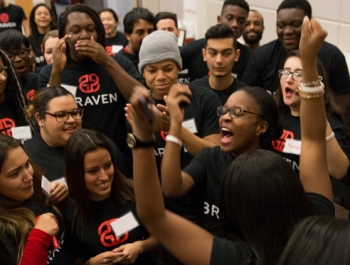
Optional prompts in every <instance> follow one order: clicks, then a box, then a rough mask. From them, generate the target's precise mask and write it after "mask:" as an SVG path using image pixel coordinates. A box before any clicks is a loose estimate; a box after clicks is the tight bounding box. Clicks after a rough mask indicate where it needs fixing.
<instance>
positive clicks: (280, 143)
mask: <svg viewBox="0 0 350 265" xmlns="http://www.w3.org/2000/svg"><path fill="white" fill-rule="evenodd" d="M287 139H294V133H293V132H291V131H287V130H283V133H282V135H281V137H280V139H278V140H273V141H272V147H273V149H275V150H276V151H278V152H281V153H283V148H284V145H285V144H286V140H287Z"/></svg>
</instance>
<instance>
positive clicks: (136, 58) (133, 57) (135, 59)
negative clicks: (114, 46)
mask: <svg viewBox="0 0 350 265" xmlns="http://www.w3.org/2000/svg"><path fill="white" fill-rule="evenodd" d="M117 54H120V55H122V56H125V57H126V58H128V59H129V60H130V61H131V62H132V64H133V65H134V66H135V68H136V69H137V71H138V70H139V62H140V60H139V55H138V54H131V53H128V52H127V51H126V50H125V48H124V49H121V50H120V51H119V52H118V53H117Z"/></svg>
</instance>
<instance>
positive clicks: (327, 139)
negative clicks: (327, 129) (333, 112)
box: [326, 131, 335, 142]
mask: <svg viewBox="0 0 350 265" xmlns="http://www.w3.org/2000/svg"><path fill="white" fill-rule="evenodd" d="M334 136H335V135H334V132H333V131H332V133H331V134H330V135H328V136H327V137H326V142H328V141H329V140H332V139H333V138H334Z"/></svg>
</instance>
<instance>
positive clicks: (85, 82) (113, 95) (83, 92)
mask: <svg viewBox="0 0 350 265" xmlns="http://www.w3.org/2000/svg"><path fill="white" fill-rule="evenodd" d="M113 58H114V60H116V62H117V63H119V65H120V66H121V67H122V68H123V69H124V70H125V71H126V72H127V73H128V74H129V75H131V76H132V77H133V78H135V79H137V80H138V81H140V82H142V77H141V76H140V74H139V72H138V71H136V69H135V67H134V66H133V65H132V63H131V62H130V61H129V60H128V59H127V58H125V57H123V56H120V55H115V56H113ZM51 70H52V64H51V65H46V66H44V67H43V69H42V70H41V72H40V74H39V87H46V86H47V84H48V83H49V79H50V75H51ZM116 74H118V73H116ZM61 85H62V86H63V87H65V88H70V90H71V91H72V90H76V93H75V99H76V102H77V104H78V105H79V107H82V108H84V116H83V127H84V128H89V129H93V130H96V131H99V132H101V133H103V134H104V135H106V136H107V137H108V138H110V139H112V140H113V142H114V143H115V144H116V145H117V146H118V147H119V148H120V149H121V151H122V152H123V153H124V152H125V153H128V152H130V149H129V148H128V147H127V145H126V140H125V139H126V119H125V115H124V113H125V112H124V107H125V104H126V100H125V99H124V97H123V95H122V93H121V92H120V90H119V89H118V87H117V85H116V84H115V82H114V80H113V79H112V77H111V75H110V74H109V73H108V71H107V70H106V69H105V68H104V67H103V66H101V65H99V64H97V63H95V62H93V61H91V62H90V63H78V62H75V61H73V60H71V61H70V62H69V63H67V64H66V66H65V67H64V69H63V71H62V74H61ZM130 89H132V88H130Z"/></svg>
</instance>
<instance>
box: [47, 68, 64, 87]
mask: <svg viewBox="0 0 350 265" xmlns="http://www.w3.org/2000/svg"><path fill="white" fill-rule="evenodd" d="M61 74H62V72H61V71H58V70H56V69H55V67H52V71H51V75H50V79H49V86H59V85H61Z"/></svg>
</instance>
